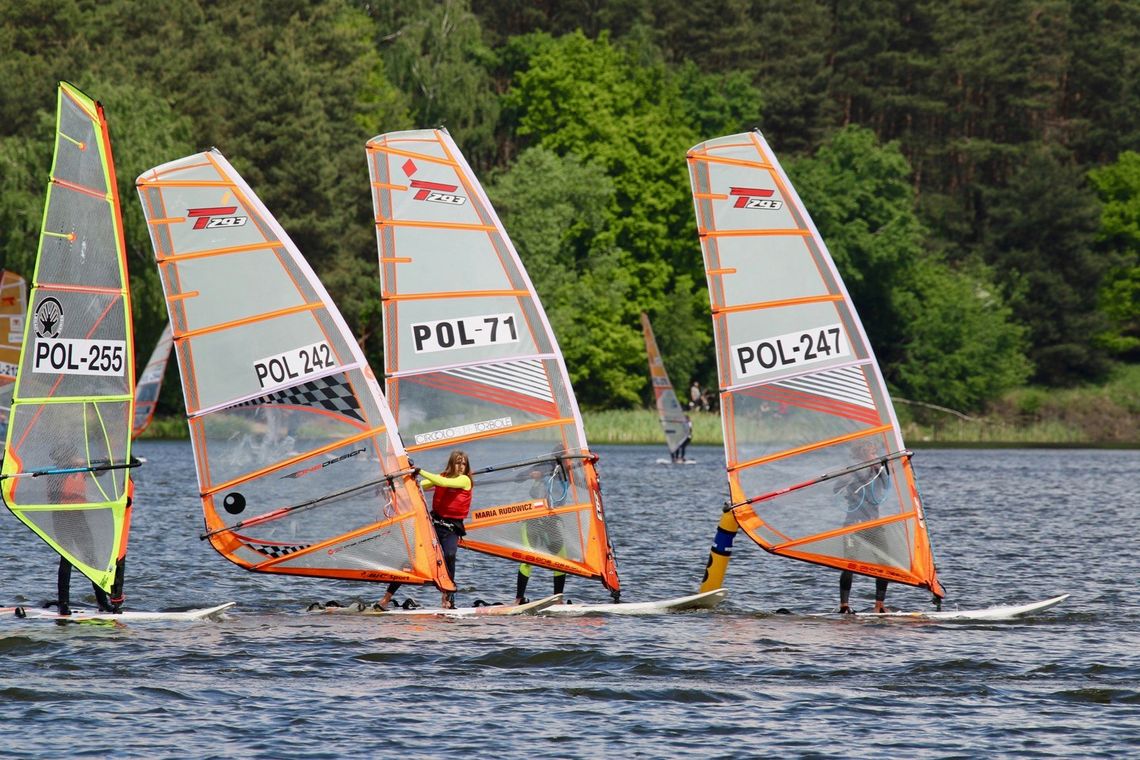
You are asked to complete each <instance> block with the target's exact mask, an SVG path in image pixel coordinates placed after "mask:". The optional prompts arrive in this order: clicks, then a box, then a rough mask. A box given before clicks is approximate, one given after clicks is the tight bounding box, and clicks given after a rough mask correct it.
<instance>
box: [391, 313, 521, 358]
mask: <svg viewBox="0 0 1140 760" xmlns="http://www.w3.org/2000/svg"><path fill="white" fill-rule="evenodd" d="M518 342H519V333H518V322H517V320H516V318H515V315H514V314H487V315H484V316H479V317H459V318H457V319H440V320H437V321H435V322H419V323H416V324H413V325H412V348H413V350H414V351H415V352H416V353H417V354H429V353H433V352H435V351H450V350H451V349H453V348H472V347H474V346H495V345H498V344H500V343H518Z"/></svg>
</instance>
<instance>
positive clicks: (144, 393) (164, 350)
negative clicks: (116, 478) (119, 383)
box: [131, 322, 174, 438]
mask: <svg viewBox="0 0 1140 760" xmlns="http://www.w3.org/2000/svg"><path fill="white" fill-rule="evenodd" d="M172 345H174V338H173V337H171V334H170V323H169V322H167V323H166V327H164V328H163V330H162V334H161V335H159V336H158V343H157V344H155V347H154V352H153V353H151V355H150V361H148V362H147V363H146V368H145V369H143V373H142V377H140V378H139V383H138V387H137V388H136V389H135V418H134V426H133V429H132V431H131V435H132V436H133V437H135V438H138V437H139V436H140V435H142V434H143V431H144V430H146V429H147V428H148V427H150V421H151V420H153V419H154V409H155V407H156V406H158V392H159V391H160V390H162V378H163V376H164V375H165V374H166V364H167V362H169V361H170V347H171V346H172Z"/></svg>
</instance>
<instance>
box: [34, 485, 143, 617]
mask: <svg viewBox="0 0 1140 760" xmlns="http://www.w3.org/2000/svg"><path fill="white" fill-rule="evenodd" d="M88 474H89V473H87V472H71V473H67V474H66V475H64V476H62V477H60V478H59V479H58V480H56V481H55V482H54V483H53V484H52V485H50V486H49V489H50V498H51V499H52V500H53V501H54V502H55V503H57V504H82V503H84V502H86V501H88V498H87V477H88ZM127 494H128V495H127V505H126V514H125V515H124V516H123V528H122V533H121V534H120V539H119V555H118V557H117V558H116V562H115V579H114V581H113V582H112V583H111V593H110V595H108V594H107V592H106V591H104V590H103V589H102V588H100V587H99V584H97V583H95V582H94V581H92V582H91V588H92V589H94V591H95V601H96V603H97V604H98V605H99V611H100V612H119V611H120V609H121V607H122V605H123V600H124V595H123V582H124V574H125V572H126V563H127V535H128V533H129V531H130V524H131V502H132V500H133V496H134V482H133V481H130V480H128V481H127ZM88 514H90V513H89V512H88V511H85V510H69V511H57V512H55V513H54V514H53V516H52V519H53V520H54V521H55V525H56V531H57V532H58V533H59V534H60V535H69V536H72V537H73V538H74V540H75V541H76V546H77V547H78V548H79V549H80V550H81V553H82V554H83V555H87V554H90V553H91V551H92V550H93V537H92V533H91V527H90V525H89V524H88V522H87V515H88ZM71 570H72V564H71V562H69V561H68V559H67V558H66V557H63V556H60V558H59V569H58V571H57V573H56V605H57V606H58V608H59V614H60V615H70V614H71Z"/></svg>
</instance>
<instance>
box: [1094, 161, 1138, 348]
mask: <svg viewBox="0 0 1140 760" xmlns="http://www.w3.org/2000/svg"><path fill="white" fill-rule="evenodd" d="M1089 181H1090V182H1091V184H1092V186H1093V187H1094V188H1095V189H1096V192H1097V195H1099V196H1100V200H1101V202H1102V203H1103V204H1104V207H1103V210H1102V212H1101V217H1100V229H1099V230H1098V232H1097V241H1096V242H1097V251H1098V252H1100V253H1101V254H1102V255H1103V256H1105V257H1106V258H1108V259H1109V260H1111V261H1112V262H1113V263H1114V266H1113V267H1112V269H1111V270H1110V271H1109V272H1108V274H1107V276H1106V277H1105V282H1104V286H1103V288H1102V289H1101V292H1100V298H1099V304H1100V308H1101V311H1102V312H1104V314H1105V316H1106V317H1107V319H1108V320H1109V323H1110V326H1109V328H1108V330H1106V331H1105V332H1104V333H1102V334H1101V335H1100V336H1098V341H1099V342H1100V343H1101V345H1103V346H1104V347H1105V348H1107V349H1108V350H1109V351H1110V352H1112V353H1113V354H1114V355H1116V356H1119V357H1122V358H1126V359H1131V360H1136V359H1138V358H1140V153H1136V152H1135V151H1126V152H1124V153H1122V154H1121V155H1120V158H1119V159H1117V161H1116V162H1115V163H1113V164H1111V165H1110V166H1105V167H1103V168H1101V169H1096V170H1093V171H1091V172H1089Z"/></svg>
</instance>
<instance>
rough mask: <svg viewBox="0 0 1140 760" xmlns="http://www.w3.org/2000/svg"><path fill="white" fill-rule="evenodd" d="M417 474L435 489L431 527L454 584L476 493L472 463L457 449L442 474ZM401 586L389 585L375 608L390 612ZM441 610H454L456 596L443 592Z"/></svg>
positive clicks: (432, 501)
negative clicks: (458, 558)
mask: <svg viewBox="0 0 1140 760" xmlns="http://www.w3.org/2000/svg"><path fill="white" fill-rule="evenodd" d="M415 474H416V475H419V476H421V477H423V479H424V480H426V481H427V485H426V486H424V487H423V488H424V490H427V489H428V488H434V489H435V493H434V494H432V499H431V524H432V526H433V527H434V528H435V535H436V538H437V539H439V546H440V549H441V550H442V551H443V561H444V565H445V566H446V567H447V575H448V577H449V578H451V582H452V583H453V584H454V583H455V555H456V553H457V552H458V551H459V539H460V538H462V537H463V536H465V535H466V534H467V530H466V529H465V528H464V527H463V521H464V520H466V519H467V514H468V513H469V512H470V511H471V492H472V490H473V489H474V483H472V481H471V463H470V462H469V461H468V459H467V454H465V453H464V452H462V451H459V450H458V449H457V450H455V451H453V452H451V456H450V457H448V459H447V467H445V468H444V470H443V472H441V473H440V474H438V475H437V474H435V473H433V472H428V471H427V470H421V469H420V468H419V467H417V468H416V470H415ZM400 585H401V584H399V583H389V584H388V589H387V590H386V591H385V592H384V596H383V597H382V598H381V599H380V601H378V602H377V603H376V606H377V607H379V608H380V609H382V610H386V609H388V605H389V604H390V603H391V601H392V597H393V596H394V595H395V593H396V591H397V590H398V589H399V588H400ZM440 607H442V608H443V609H445V610H450V609H455V592H453V591H444V592H443V600H442V601H441V602H440Z"/></svg>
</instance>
